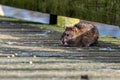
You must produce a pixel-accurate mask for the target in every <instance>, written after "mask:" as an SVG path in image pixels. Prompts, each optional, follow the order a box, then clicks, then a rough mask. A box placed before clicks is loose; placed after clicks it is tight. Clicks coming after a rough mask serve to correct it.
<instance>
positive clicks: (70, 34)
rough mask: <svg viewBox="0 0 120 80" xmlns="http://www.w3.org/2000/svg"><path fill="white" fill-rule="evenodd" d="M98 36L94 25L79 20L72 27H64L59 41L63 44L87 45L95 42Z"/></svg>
mask: <svg viewBox="0 0 120 80" xmlns="http://www.w3.org/2000/svg"><path fill="white" fill-rule="evenodd" d="M98 37H99V32H98V29H97V28H96V26H94V25H93V24H91V23H88V22H85V21H81V22H80V23H78V24H76V25H74V26H72V27H66V29H65V31H64V32H63V34H62V36H61V43H62V45H63V46H73V47H78V46H80V47H89V46H91V45H92V44H94V43H97V41H98Z"/></svg>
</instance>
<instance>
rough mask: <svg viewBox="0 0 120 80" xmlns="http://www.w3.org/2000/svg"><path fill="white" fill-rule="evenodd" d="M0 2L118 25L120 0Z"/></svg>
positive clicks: (3, 0)
mask: <svg viewBox="0 0 120 80" xmlns="http://www.w3.org/2000/svg"><path fill="white" fill-rule="evenodd" d="M0 4H3V5H9V6H13V7H18V8H23V9H29V10H33V11H40V12H45V13H50V14H55V15H62V16H67V17H74V18H79V19H83V20H89V21H96V22H102V23H107V24H114V25H118V26H120V0H0Z"/></svg>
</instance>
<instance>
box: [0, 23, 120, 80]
mask: <svg viewBox="0 0 120 80" xmlns="http://www.w3.org/2000/svg"><path fill="white" fill-rule="evenodd" d="M36 25H37V26H41V27H42V26H49V25H39V24H36ZM60 35H61V33H60V32H57V31H53V30H48V29H42V28H37V27H35V26H31V25H30V24H24V23H13V22H5V21H0V80H81V76H82V75H88V77H89V80H120V41H119V39H118V40H117V41H115V40H111V42H106V40H104V41H99V44H98V45H97V46H96V47H89V48H78V47H61V46H59V38H60Z"/></svg>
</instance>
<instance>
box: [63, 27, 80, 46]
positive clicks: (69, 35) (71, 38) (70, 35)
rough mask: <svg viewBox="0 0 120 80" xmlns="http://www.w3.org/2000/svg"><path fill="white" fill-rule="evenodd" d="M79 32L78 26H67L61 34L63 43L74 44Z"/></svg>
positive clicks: (66, 44)
mask: <svg viewBox="0 0 120 80" xmlns="http://www.w3.org/2000/svg"><path fill="white" fill-rule="evenodd" d="M77 32H78V29H77V28H76V27H66V29H65V31H64V33H63V34H62V36H61V44H62V45H64V46H72V45H74V43H75V36H76V33H77Z"/></svg>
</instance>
